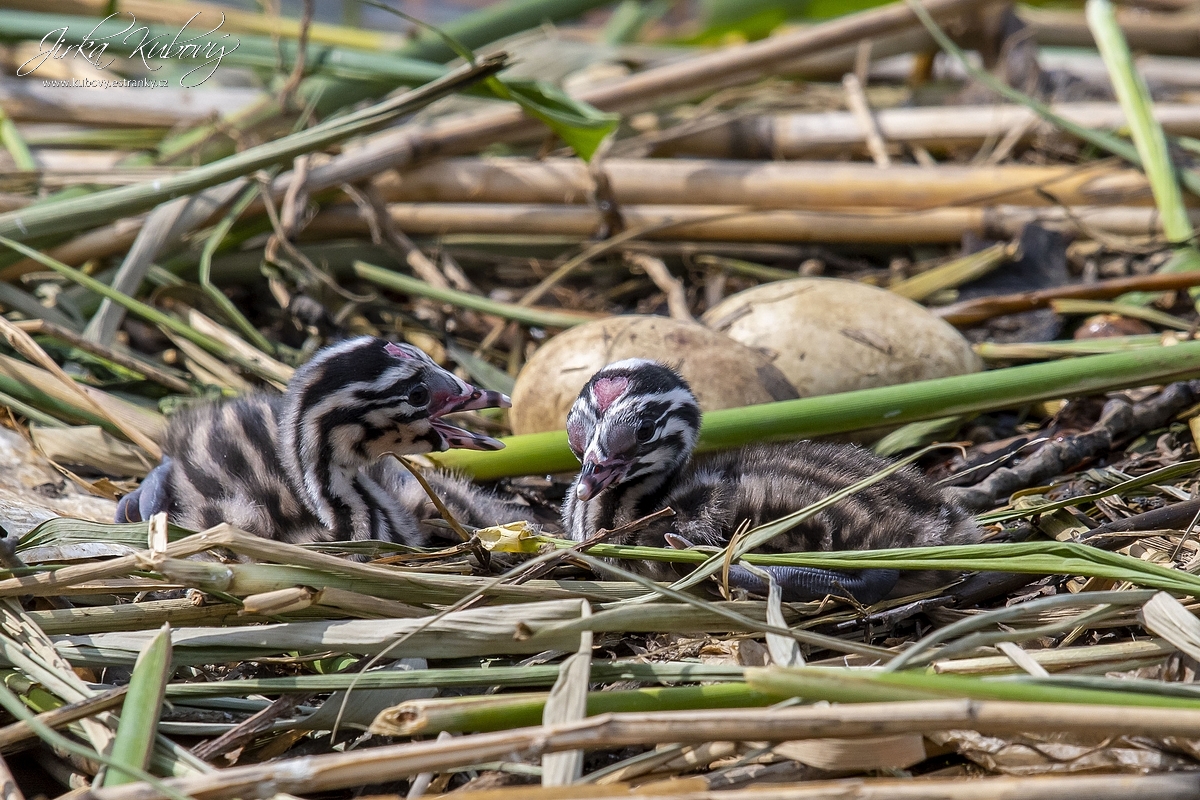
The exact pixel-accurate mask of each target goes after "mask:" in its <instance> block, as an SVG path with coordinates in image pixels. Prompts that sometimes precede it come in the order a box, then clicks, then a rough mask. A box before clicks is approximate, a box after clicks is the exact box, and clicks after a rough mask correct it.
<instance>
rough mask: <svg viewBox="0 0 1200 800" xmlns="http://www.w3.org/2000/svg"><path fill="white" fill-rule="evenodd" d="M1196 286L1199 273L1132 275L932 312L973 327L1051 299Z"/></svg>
mask: <svg viewBox="0 0 1200 800" xmlns="http://www.w3.org/2000/svg"><path fill="white" fill-rule="evenodd" d="M1193 286H1200V272H1175V273H1160V274H1155V275H1132V276H1130V277H1128V278H1113V279H1111V280H1106V281H1097V282H1096V283H1088V284H1077V285H1073V286H1057V287H1055V288H1053V289H1042V290H1040V291H1036V292H1019V293H1016V294H1001V295H993V296H991V297H980V298H978V299H976V300H965V301H963V302H961V303H955V304H954V305H950V306H942V307H941V308H935V309H933V313H935V314H937V315H938V316H939V317H941V318H942V319H944V320H946V321H947V322H949V323H950V324H951V325H974V324H976V323H979V322H982V321H984V320H986V319H991V318H992V317H998V316H1000V315H1002V314H1016V313H1019V312H1021V311H1031V310H1033V309H1035V308H1046V307H1047V306H1049V305H1050V304H1051V303H1052V302H1054V301H1055V300H1062V299H1067V298H1081V299H1083V298H1086V299H1092V300H1101V299H1108V298H1111V297H1120V296H1121V295H1123V294H1125V293H1126V292H1135V291H1145V292H1169V291H1172V290H1175V289H1188V288H1191V287H1193Z"/></svg>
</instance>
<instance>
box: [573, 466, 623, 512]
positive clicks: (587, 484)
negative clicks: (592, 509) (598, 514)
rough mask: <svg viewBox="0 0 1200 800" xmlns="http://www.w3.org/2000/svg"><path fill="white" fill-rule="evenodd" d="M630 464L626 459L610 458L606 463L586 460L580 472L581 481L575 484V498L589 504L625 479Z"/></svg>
mask: <svg viewBox="0 0 1200 800" xmlns="http://www.w3.org/2000/svg"><path fill="white" fill-rule="evenodd" d="M628 469H629V462H627V461H625V460H624V459H615V458H610V459H606V460H605V461H600V462H597V461H594V460H592V459H586V460H584V462H583V467H582V468H581V469H580V470H579V480H578V481H577V482H576V484H575V496H576V497H578V498H579V499H580V500H582V501H584V502H587V501H588V500H591V499H592V498H593V497H595V496H596V495H598V494H600V492H602V491H604V490H605V489H607V488H608V487H609V486H611V485H612V484H614V483H616V482H617V481H619V480H621V478H623V477H625V472H626V471H627V470H628Z"/></svg>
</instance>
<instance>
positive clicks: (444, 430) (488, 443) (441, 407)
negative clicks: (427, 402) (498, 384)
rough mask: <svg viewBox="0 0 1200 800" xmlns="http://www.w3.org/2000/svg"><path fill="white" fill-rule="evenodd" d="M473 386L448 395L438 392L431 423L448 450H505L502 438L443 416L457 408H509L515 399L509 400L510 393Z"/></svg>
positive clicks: (462, 409)
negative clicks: (464, 391)
mask: <svg viewBox="0 0 1200 800" xmlns="http://www.w3.org/2000/svg"><path fill="white" fill-rule="evenodd" d="M470 388H471V391H470V392H468V393H466V394H460V395H450V396H446V397H437V396H436V395H435V396H434V402H433V408H432V410H431V413H430V415H429V424H430V425H432V426H433V429H434V430H435V431H437V432H438V433H439V434H441V437H442V439H443V440H445V443H446V447H447V448H448V449H459V450H503V449H504V442H501V441H500V440H498V439H493V438H492V437H490V436H484V435H483V434H482V433H474V432H472V431H469V430H466V429H465V428H459V427H457V426H455V425H451V424H450V423H448V422H444V421H442V420H441V419H440V417H441V416H442V415H443V414H451V413H453V412H455V411H475V410H478V409H481V408H509V407H511V406H512V401H511V400H509V398H508V395H505V394H501V393H500V392H493V391H489V390H487V389H476V388H475V387H473V386H472V387H470Z"/></svg>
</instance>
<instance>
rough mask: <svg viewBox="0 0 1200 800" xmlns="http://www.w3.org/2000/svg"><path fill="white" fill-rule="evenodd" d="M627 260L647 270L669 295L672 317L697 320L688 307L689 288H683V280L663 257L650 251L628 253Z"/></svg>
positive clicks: (648, 274)
mask: <svg viewBox="0 0 1200 800" xmlns="http://www.w3.org/2000/svg"><path fill="white" fill-rule="evenodd" d="M625 260H626V261H628V262H629V263H630V264H633V265H634V266H636V267H638V268H639V269H641V270H642V271H643V272H645V273H646V275H647V276H648V277H649V278H650V280H651V281H653V282H654V285H655V286H657V287H658V290H659V291H660V292H662V293H663V294H665V295H666V296H667V313H668V314H670V315H671V318H672V319H678V320H682V321H684V322H695V321H696V318H695V317H693V316H692V312H691V309H689V308H688V299H687V290H686V289H684V288H683V281H681V280H679V279H678V278H676V277H675V276H674V275H672V274H671V271H670V270H668V269H667V265H666V263H665V262H664V261H663V260H662V259H661V258H658V257H657V256H652V255H650V254H648V253H626V254H625Z"/></svg>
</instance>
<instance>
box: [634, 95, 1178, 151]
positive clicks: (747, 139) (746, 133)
mask: <svg viewBox="0 0 1200 800" xmlns="http://www.w3.org/2000/svg"><path fill="white" fill-rule="evenodd" d="M1053 109H1054V111H1055V113H1057V114H1060V115H1061V116H1063V117H1066V118H1067V119H1069V120H1072V121H1074V122H1077V123H1079V124H1080V125H1083V126H1086V127H1088V128H1102V129H1106V130H1117V129H1120V128H1122V127H1123V126H1124V125H1125V116H1124V114H1122V113H1121V107H1120V106H1119V105H1117V104H1116V103H1062V104H1057V105H1055V106H1053ZM874 116H875V121H876V123H877V124H878V125H879V132H880V133H881V134H882V135H883V137H884V138H885V139H886V140H887V141H888V142H891V143H893V144H899V143H904V144H909V145H919V146H921V147H925V148H928V149H931V150H945V149H950V148H957V147H979V145H980V144H982V143H983V142H984V141H985V140H991V139H1000V138H1003V137H1004V136H1005V135H1006V134H1008V133H1009V132H1011V131H1018V130H1023V131H1025V133H1024V134H1023V135H1022V137H1021V140H1020V141H1027V140H1028V139H1030V138H1032V137H1033V136H1035V135H1038V134H1040V133H1045V132H1047V131H1052V130H1055V129H1054V128H1052V127H1050V126H1047V125H1045V124H1043V123H1042V122H1041V121H1040V119H1039V118H1038V116H1037V115H1036V114H1034V113H1033V112H1032V111H1031V110H1029V109H1028V108H1025V107H1024V106H1017V105H996V106H938V107H930V108H885V109H879V110H877V111H876V112H875V115H874ZM1154 116H1155V119H1157V120H1158V121H1159V122H1160V123H1161V124H1162V126H1163V128H1164V129H1166V131H1167V132H1168V133H1171V134H1174V135H1177V136H1197V135H1200V108H1197V107H1196V106H1195V105H1194V104H1186V103H1155V104H1154ZM847 150H857V151H858V152H865V139H864V137H863V131H862V126H861V125H859V124H858V120H857V119H856V118H855V116H854V115H853V114H851V113H850V112H848V111H825V112H817V113H812V112H804V113H788V114H775V115H770V114H768V115H759V116H745V117H739V118H737V119H734V120H730V121H727V122H723V123H719V124H715V125H713V126H712V127H709V128H706V129H703V130H699V131H696V132H695V133H690V134H684V135H681V136H679V137H678V138H671V139H669V140H667V141H665V142H663V143H662V144H660V145H659V146H658V147H657V148H656V150H655V153H656V154H658V155H684V154H686V155H695V156H709V157H713V158H729V157H731V156H735V155H738V156H741V157H743V158H746V157H750V158H813V157H817V156H820V155H842V154H845V153H846V151H847Z"/></svg>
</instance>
